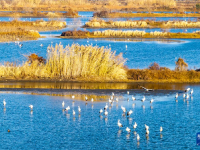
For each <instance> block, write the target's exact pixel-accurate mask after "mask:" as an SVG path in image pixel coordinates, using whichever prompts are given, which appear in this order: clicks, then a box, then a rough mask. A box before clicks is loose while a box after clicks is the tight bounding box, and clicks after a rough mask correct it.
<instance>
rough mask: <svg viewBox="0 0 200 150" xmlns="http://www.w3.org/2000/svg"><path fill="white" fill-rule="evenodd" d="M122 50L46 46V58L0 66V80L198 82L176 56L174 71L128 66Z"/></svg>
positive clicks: (196, 74)
mask: <svg viewBox="0 0 200 150" xmlns="http://www.w3.org/2000/svg"><path fill="white" fill-rule="evenodd" d="M125 62H126V59H124V58H123V56H122V53H120V54H119V55H116V52H115V51H111V49H107V48H104V47H98V46H95V47H93V46H91V45H88V46H83V45H78V44H73V45H71V46H69V45H68V46H66V47H63V45H60V44H59V45H56V46H55V47H53V46H51V47H50V46H49V47H48V54H47V58H46V59H45V58H43V57H39V56H37V55H36V54H31V55H30V56H28V57H27V61H26V62H25V63H23V64H21V65H17V64H13V63H9V62H7V63H5V64H3V65H0V81H27V80H28V81H75V82H179V83H180V82H200V72H198V70H196V71H195V70H187V67H188V65H187V64H186V63H185V62H184V61H183V59H181V58H179V60H178V61H177V62H176V68H175V70H170V69H168V68H166V67H160V66H159V65H158V64H157V63H154V64H152V65H150V66H149V68H147V69H128V68H127V67H126V66H125Z"/></svg>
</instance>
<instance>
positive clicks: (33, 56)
mask: <svg viewBox="0 0 200 150" xmlns="http://www.w3.org/2000/svg"><path fill="white" fill-rule="evenodd" d="M34 61H38V62H39V63H42V64H45V63H46V59H45V58H43V57H39V56H38V55H37V54H31V55H30V56H28V62H29V63H33V62H34Z"/></svg>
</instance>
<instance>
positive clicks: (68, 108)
mask: <svg viewBox="0 0 200 150" xmlns="http://www.w3.org/2000/svg"><path fill="white" fill-rule="evenodd" d="M142 88H143V89H145V91H153V90H152V89H146V88H144V87H142ZM189 91H190V95H191V96H192V94H193V89H191V90H190V88H187V89H186V90H185V91H184V92H185V93H183V98H184V99H189V97H190V96H189ZM127 94H128V95H129V91H127ZM114 95H115V94H114V92H112V95H111V97H110V98H109V100H108V102H109V104H112V103H113V102H114V101H115V102H118V101H119V99H118V97H116V98H115V99H114ZM178 96H179V93H176V95H175V100H176V101H177V98H178ZM74 98H75V96H74V95H72V99H74ZM132 100H133V101H135V100H136V98H135V97H134V96H132ZM145 100H146V98H145V96H143V98H142V99H141V101H142V102H144V101H145ZM85 101H88V98H87V96H86V97H85ZM93 101H94V99H93V98H91V102H93ZM127 101H129V99H127ZM73 102H74V101H73ZM153 102H154V100H153V99H151V100H150V103H153ZM3 105H4V108H5V107H6V101H5V99H4V100H3ZM29 107H30V109H31V110H33V105H29ZM62 107H63V108H64V107H65V102H64V101H63V102H62ZM108 107H109V106H108V103H106V105H105V107H104V109H100V111H99V114H100V115H101V114H104V115H105V117H107V116H108V111H107V109H108ZM121 109H122V111H123V114H124V115H127V116H130V115H131V114H132V113H133V111H132V110H130V111H127V110H126V108H125V107H123V106H121ZM64 110H65V111H66V113H68V111H69V110H70V106H67V107H66V108H65V109H64ZM72 112H73V115H75V114H76V112H75V110H73V111H72ZM78 112H79V114H80V113H81V108H80V106H78ZM117 125H118V127H119V128H121V127H123V125H122V123H121V122H120V120H118V122H117ZM136 128H137V123H136V122H135V123H134V125H133V129H134V130H135V129H136ZM126 131H127V132H128V133H129V134H130V132H131V129H130V128H129V127H126ZM145 131H146V136H147V137H148V136H149V133H150V132H149V126H148V125H146V124H145ZM162 131H163V128H162V126H161V127H160V132H162ZM139 140H140V136H139V134H137V141H139Z"/></svg>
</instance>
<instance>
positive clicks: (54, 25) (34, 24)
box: [0, 20, 67, 32]
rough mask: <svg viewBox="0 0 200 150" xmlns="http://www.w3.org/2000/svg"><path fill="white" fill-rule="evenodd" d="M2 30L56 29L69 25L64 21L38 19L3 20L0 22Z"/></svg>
mask: <svg viewBox="0 0 200 150" xmlns="http://www.w3.org/2000/svg"><path fill="white" fill-rule="evenodd" d="M0 26H1V28H0V31H9V32H10V31H16V30H19V29H25V30H37V31H48V30H56V29H62V28H65V27H66V26H67V24H66V22H64V21H57V20H52V21H43V20H37V21H19V20H13V21H1V22H0Z"/></svg>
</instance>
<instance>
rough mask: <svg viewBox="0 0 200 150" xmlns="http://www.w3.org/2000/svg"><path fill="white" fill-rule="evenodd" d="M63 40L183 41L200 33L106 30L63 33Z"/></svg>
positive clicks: (197, 36)
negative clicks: (142, 39) (139, 39)
mask: <svg viewBox="0 0 200 150" xmlns="http://www.w3.org/2000/svg"><path fill="white" fill-rule="evenodd" d="M60 37H61V38H167V39H176V38H178V39H182V38H187V39H190V38H194V39H196V38H200V32H199V31H196V32H194V33H180V32H179V33H171V32H160V31H154V32H150V33H147V32H145V31H138V30H130V31H122V30H105V31H94V32H89V31H67V32H63V33H62V34H61V36H60Z"/></svg>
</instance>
